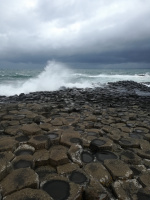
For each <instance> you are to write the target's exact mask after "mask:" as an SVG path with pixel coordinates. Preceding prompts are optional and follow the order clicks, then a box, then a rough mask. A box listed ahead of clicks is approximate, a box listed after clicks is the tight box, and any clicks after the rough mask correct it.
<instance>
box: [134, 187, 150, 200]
mask: <svg viewBox="0 0 150 200" xmlns="http://www.w3.org/2000/svg"><path fill="white" fill-rule="evenodd" d="M136 196H137V200H141V199H142V200H149V199H150V190H149V188H142V189H140V190H139V191H138V192H137V194H136Z"/></svg>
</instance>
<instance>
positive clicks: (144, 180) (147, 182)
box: [139, 172, 150, 187]
mask: <svg viewBox="0 0 150 200" xmlns="http://www.w3.org/2000/svg"><path fill="white" fill-rule="evenodd" d="M139 182H140V183H141V185H142V186H143V187H149V186H150V172H149V173H144V174H141V175H140V177H139Z"/></svg>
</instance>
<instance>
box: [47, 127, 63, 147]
mask: <svg viewBox="0 0 150 200" xmlns="http://www.w3.org/2000/svg"><path fill="white" fill-rule="evenodd" d="M47 137H48V138H49V139H50V145H58V144H59V141H60V137H61V131H59V130H58V131H53V132H48V133H47Z"/></svg>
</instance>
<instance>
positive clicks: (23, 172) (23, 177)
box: [0, 168, 39, 196]
mask: <svg viewBox="0 0 150 200" xmlns="http://www.w3.org/2000/svg"><path fill="white" fill-rule="evenodd" d="M38 184H39V180H38V175H37V174H36V173H35V172H34V171H33V170H32V169H29V168H26V169H17V170H14V171H13V172H12V173H10V174H9V175H8V176H7V177H6V178H5V179H4V180H2V181H1V183H0V188H1V192H2V195H3V196H6V195H9V194H11V193H13V192H16V191H18V190H21V189H23V188H27V187H30V188H33V189H34V188H35V189H36V188H38Z"/></svg>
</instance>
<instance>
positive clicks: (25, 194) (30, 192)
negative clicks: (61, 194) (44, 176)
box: [4, 188, 53, 200]
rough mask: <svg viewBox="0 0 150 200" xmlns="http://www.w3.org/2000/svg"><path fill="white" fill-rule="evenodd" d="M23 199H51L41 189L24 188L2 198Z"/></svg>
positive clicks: (6, 199)
mask: <svg viewBox="0 0 150 200" xmlns="http://www.w3.org/2000/svg"><path fill="white" fill-rule="evenodd" d="M13 199H15V200H25V199H35V200H36V199H38V200H53V199H52V198H51V197H50V196H49V195H48V194H47V193H46V192H44V191H43V190H37V189H31V188H26V189H23V190H20V191H18V192H15V193H13V194H11V195H8V196H6V197H5V198H4V200H13Z"/></svg>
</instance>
